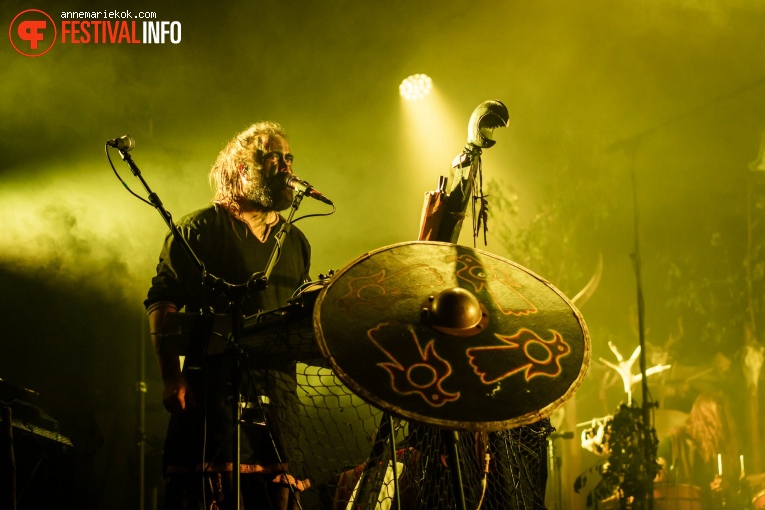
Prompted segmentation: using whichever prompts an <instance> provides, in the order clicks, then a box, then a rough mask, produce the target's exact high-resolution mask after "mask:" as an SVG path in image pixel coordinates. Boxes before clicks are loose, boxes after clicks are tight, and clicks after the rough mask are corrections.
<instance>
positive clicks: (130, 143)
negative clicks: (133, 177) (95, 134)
mask: <svg viewBox="0 0 765 510" xmlns="http://www.w3.org/2000/svg"><path fill="white" fill-rule="evenodd" d="M106 145H108V146H109V147H114V148H115V149H119V150H121V151H125V152H130V151H132V150H133V149H134V148H135V138H133V137H132V136H130V135H123V136H120V137H119V138H113V139H111V140H107V141H106Z"/></svg>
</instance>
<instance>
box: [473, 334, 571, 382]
mask: <svg viewBox="0 0 765 510" xmlns="http://www.w3.org/2000/svg"><path fill="white" fill-rule="evenodd" d="M550 331H551V333H552V334H553V337H552V338H551V339H550V340H545V339H543V338H541V337H540V336H539V335H537V334H536V333H535V332H533V331H531V330H529V329H526V328H522V329H520V330H519V331H518V333H516V334H515V335H512V336H507V335H500V334H495V335H494V336H496V337H497V338H499V339H500V340H502V341H503V342H504V343H506V344H508V345H497V346H490V347H473V348H472V349H468V350H467V355H468V357H469V358H470V364H471V365H472V366H473V369H474V370H475V373H476V374H478V375H479V376H481V381H482V382H483V383H484V384H492V383H495V382H497V381H499V380H502V379H504V378H506V377H510V376H511V375H513V374H517V373H518V372H521V371H524V370H525V371H526V374H525V377H526V381H530V380H531V379H533V378H534V377H537V376H546V377H558V376H559V375H560V373H561V372H562V369H561V366H560V359H561V358H562V357H564V356H565V355H567V354H568V353H569V352H571V347H570V346H569V345H568V344H567V343H566V342H565V341H563V337H562V336H561V334H560V333H558V332H557V331H553V330H550ZM498 358H501V362H498Z"/></svg>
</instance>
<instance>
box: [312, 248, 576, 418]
mask: <svg viewBox="0 0 765 510" xmlns="http://www.w3.org/2000/svg"><path fill="white" fill-rule="evenodd" d="M313 322H314V332H315V334H316V339H317V342H318V344H319V347H320V349H321V350H322V354H323V355H324V356H325V357H326V359H327V361H328V363H329V365H330V367H331V368H332V369H333V370H334V371H335V372H336V373H337V375H338V377H339V378H340V379H341V380H342V381H343V383H345V384H346V385H347V386H348V387H349V388H350V389H351V390H352V391H353V392H355V393H356V394H357V395H359V396H360V397H361V398H363V399H365V400H366V401H367V402H369V403H371V404H373V405H376V406H378V407H380V408H381V409H383V410H386V411H388V412H390V413H392V414H394V415H397V416H400V417H403V418H407V419H414V420H418V421H421V422H425V423H428V424H431V425H435V426H440V427H447V428H454V429H462V430H473V431H492V430H501V429H506V428H511V427H516V426H520V425H526V424H529V423H533V422H535V421H538V420H539V419H541V418H544V417H547V416H549V415H550V414H552V412H553V411H555V409H557V408H558V407H560V405H561V404H563V402H565V401H566V400H567V399H568V398H569V397H571V395H572V394H573V392H574V391H575V390H576V388H577V387H578V386H579V384H580V383H581V381H582V378H583V377H584V374H585V373H586V371H587V367H588V365H589V360H590V338H589V333H588V332H587V327H586V325H585V323H584V319H583V318H582V316H581V314H580V313H579V311H578V310H577V309H576V308H575V307H574V305H573V304H572V303H571V302H570V301H569V300H568V299H567V298H566V297H565V296H564V295H563V294H562V293H561V292H560V291H559V290H557V289H556V288H555V287H553V286H552V285H551V284H550V283H548V282H547V281H546V280H544V279H542V278H541V277H539V276H537V275H536V274H534V273H532V272H531V271H529V270H528V269H526V268H524V267H522V266H520V265H518V264H516V263H514V262H511V261H509V260H506V259H503V258H501V257H498V256H496V255H493V254H491V253H488V252H485V251H481V250H477V249H473V248H468V247H465V246H458V245H455V244H450V243H441V242H432V241H417V242H406V243H400V244H394V245H391V246H386V247H383V248H379V249H377V250H374V251H372V252H369V253H366V254H364V255H362V256H361V257H359V258H358V259H356V260H355V261H353V262H351V263H350V264H349V265H347V266H346V267H345V268H343V269H341V270H340V271H339V272H337V273H336V274H335V276H334V277H333V278H332V280H331V281H330V283H329V284H328V285H327V286H326V287H325V288H324V289H323V290H322V291H321V293H320V294H319V297H318V298H317V301H316V306H315V307H314V316H313Z"/></svg>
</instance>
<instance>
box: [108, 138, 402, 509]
mask: <svg viewBox="0 0 765 510" xmlns="http://www.w3.org/2000/svg"><path fill="white" fill-rule="evenodd" d="M118 151H119V153H120V157H121V158H122V160H123V161H125V163H127V165H128V166H129V167H130V170H131V172H132V173H133V175H134V176H135V177H137V178H138V180H139V181H140V182H141V185H142V186H143V187H144V189H145V190H146V192H147V193H148V197H149V202H150V203H151V205H152V206H154V208H155V209H156V210H157V211H158V212H159V214H160V215H161V216H162V219H163V220H165V223H166V224H167V226H168V227H169V228H170V231H171V232H172V234H173V238H174V239H175V240H176V241H178V242H179V243H180V245H181V247H182V248H183V251H184V252H185V253H186V255H188V257H189V259H190V260H191V261H192V262H193V264H194V266H195V267H196V268H197V269H198V270H199V272H200V274H201V276H202V278H201V282H200V283H201V285H202V296H206V295H207V288H208V287H209V288H210V289H211V290H212V291H213V292H215V293H217V294H220V295H221V296H224V297H226V298H228V301H229V308H230V314H231V338H230V339H228V344H229V347H231V349H232V351H233V353H234V373H233V380H232V396H233V402H232V403H233V419H234V423H235V424H236V433H235V434H234V444H233V452H232V453H233V458H234V464H233V466H232V471H234V473H233V475H234V476H233V488H232V489H233V492H234V494H235V498H236V503H235V505H234V508H240V507H241V497H242V495H241V490H240V489H241V482H242V480H241V465H242V464H241V454H242V452H241V449H242V448H241V445H242V442H241V441H242V436H241V423H242V406H243V405H244V402H242V393H241V383H242V381H241V358H242V357H244V356H245V352H244V351H243V350H242V349H241V347H240V339H241V335H242V301H243V300H244V298H245V297H246V296H247V295H248V294H249V292H250V291H252V290H256V291H263V290H265V289H266V287H267V286H268V279H269V277H270V276H271V273H272V272H273V269H274V267H275V266H276V263H277V261H278V260H279V257H280V255H281V248H282V243H283V242H284V239H285V238H286V237H287V234H288V233H289V232H290V230H291V229H292V221H293V220H292V219H293V218H294V216H295V213H296V212H297V210H298V207H300V203H301V202H302V201H303V196H304V195H305V192H304V191H301V190H298V191H297V192H296V193H295V196H294V198H293V200H292V205H291V206H290V213H289V216H288V218H287V220H285V222H284V223H283V224H282V227H281V228H280V229H279V232H277V234H276V236H275V240H276V244H275V245H274V249H273V250H272V251H271V255H270V256H269V259H268V263H267V264H266V269H265V271H263V272H257V273H254V274H253V275H252V276H251V277H250V278H249V280H248V281H247V283H245V284H243V285H233V284H230V283H227V282H226V281H224V280H223V279H221V278H217V277H215V276H213V275H211V274H209V273H207V270H206V269H205V265H204V263H203V262H202V261H201V260H199V258H198V257H197V256H196V254H195V253H194V250H193V249H192V248H191V246H190V245H189V243H188V241H187V240H186V239H185V238H184V237H183V236H182V235H181V233H180V231H179V230H178V227H177V226H176V225H175V223H174V222H173V218H172V215H171V214H170V213H169V212H168V211H167V209H165V207H164V205H163V204H162V200H160V198H159V196H158V195H157V194H156V193H155V192H153V191H152V190H151V188H150V187H149V185H148V184H147V182H146V181H145V180H144V178H143V176H142V175H141V170H140V169H139V168H138V166H137V165H136V164H135V162H134V161H133V159H132V158H131V157H130V154H128V151H127V150H126V149H118ZM210 314H211V310H210V309H209V308H208V307H207V306H203V310H202V315H203V318H204V317H205V316H208V317H209V316H210ZM203 324H209V322H207V321H204V320H203ZM394 460H395V459H394ZM206 469H207V468H206V466H204V465H203V466H202V476H204V471H206Z"/></svg>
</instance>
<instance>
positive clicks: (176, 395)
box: [162, 373, 194, 414]
mask: <svg viewBox="0 0 765 510" xmlns="http://www.w3.org/2000/svg"><path fill="white" fill-rule="evenodd" d="M162 403H163V404H164V405H165V409H167V410H168V411H169V412H170V413H173V414H175V413H180V412H181V411H183V410H185V409H187V408H189V407H193V406H194V395H193V394H192V393H191V391H190V390H189V387H188V384H186V379H185V378H184V377H183V375H182V374H180V373H179V374H177V375H176V376H174V377H172V378H169V379H167V380H165V388H164V390H163V391H162Z"/></svg>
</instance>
